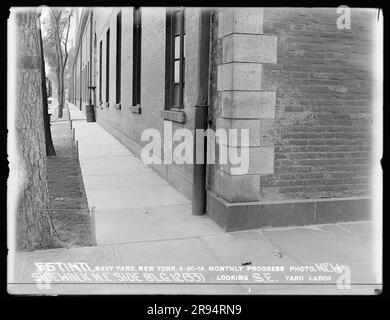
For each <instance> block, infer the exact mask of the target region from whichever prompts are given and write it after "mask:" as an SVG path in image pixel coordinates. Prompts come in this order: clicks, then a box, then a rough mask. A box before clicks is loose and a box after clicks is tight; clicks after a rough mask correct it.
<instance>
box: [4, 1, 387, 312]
mask: <svg viewBox="0 0 390 320" xmlns="http://www.w3.org/2000/svg"><path fill="white" fill-rule="evenodd" d="M259 4H261V3H259ZM107 5H108V6H96V7H70V6H66V5H65V4H61V7H60V6H46V5H42V6H36V7H12V6H11V7H9V17H8V21H7V129H8V135H7V155H8V161H9V163H8V168H9V175H8V179H7V248H8V256H7V292H8V294H9V295H11V296H18V295H24V296H26V295H27V296H31V295H39V296H74V295H77V296H80V295H81V296H84V295H85V296H90V295H92V296H100V295H168V296H169V295H181V296H192V295H197V296H198V295H201V296H208V295H217V296H219V295H224V296H226V295H227V296H236V295H237V296H242V297H244V296H261V295H267V296H268V295H317V296H320V295H325V296H330V295H337V296H351V295H359V296H378V295H381V294H382V290H383V282H382V279H383V278H382V262H383V261H382V258H383V255H382V253H383V251H382V247H383V233H382V230H383V228H382V221H383V219H382V218H383V209H382V201H383V190H382V185H383V171H382V167H381V159H382V157H383V94H384V87H383V58H384V54H383V39H384V37H383V11H382V9H380V8H375V7H371V8H368V7H366V8H363V7H350V6H347V5H342V4H340V5H339V6H334V7H302V6H297V7H240V6H238V5H239V4H238V3H237V6H235V7H231V6H229V7H191V6H180V7H179V6H178V7H170V6H146V5H145V6H132V3H131V2H129V6H127V7H113V6H109V5H110V4H109V3H107ZM4 91H5V90H4ZM241 312H242V309H241V305H239V304H216V305H194V306H193V307H192V308H191V309H189V308H187V309H186V308H184V307H180V306H176V307H172V308H171V307H164V306H161V305H158V304H151V305H150V307H148V308H147V309H145V310H144V314H145V316H147V315H155V316H156V315H157V316H158V315H169V316H171V317H172V318H173V317H175V318H176V317H182V318H186V315H187V317H190V316H192V317H194V315H210V314H217V315H226V316H228V315H230V316H232V319H233V318H234V315H238V314H240V313H241Z"/></svg>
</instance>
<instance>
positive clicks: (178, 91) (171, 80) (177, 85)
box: [165, 9, 185, 109]
mask: <svg viewBox="0 0 390 320" xmlns="http://www.w3.org/2000/svg"><path fill="white" fill-rule="evenodd" d="M184 15H185V13H184V9H170V10H168V11H167V17H166V19H167V21H166V26H167V30H166V41H167V43H166V64H165V67H166V73H165V75H166V79H165V83H166V85H165V93H166V95H165V109H172V108H173V109H182V108H183V107H184V106H183V100H184V79H185V77H184V75H185V72H184V66H185V56H184V39H185V26H184V21H185V20H184Z"/></svg>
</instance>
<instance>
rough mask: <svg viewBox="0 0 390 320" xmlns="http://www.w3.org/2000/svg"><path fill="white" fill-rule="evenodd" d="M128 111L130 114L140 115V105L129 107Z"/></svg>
mask: <svg viewBox="0 0 390 320" xmlns="http://www.w3.org/2000/svg"><path fill="white" fill-rule="evenodd" d="M130 110H131V112H132V113H137V114H141V105H139V104H137V105H136V106H131V107H130Z"/></svg>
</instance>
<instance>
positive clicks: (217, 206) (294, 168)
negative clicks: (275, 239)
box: [70, 7, 376, 230]
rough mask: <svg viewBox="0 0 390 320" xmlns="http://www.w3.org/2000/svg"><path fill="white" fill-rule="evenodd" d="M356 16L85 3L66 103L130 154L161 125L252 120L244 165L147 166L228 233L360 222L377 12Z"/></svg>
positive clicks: (240, 124) (235, 124) (365, 209)
mask: <svg viewBox="0 0 390 320" xmlns="http://www.w3.org/2000/svg"><path fill="white" fill-rule="evenodd" d="M350 13H351V27H350V28H344V29H342V28H338V27H337V20H338V18H339V17H340V15H341V14H340V13H337V10H336V8H332V9H326V8H320V9H316V8H310V9H308V8H296V9H294V8H248V9H246V8H224V9H212V10H211V9H207V10H204V9H198V8H185V9H183V8H181V9H180V8H178V9H173V8H167V9H166V8H150V7H145V8H89V9H84V10H83V11H82V13H81V16H80V19H79V23H78V30H77V42H76V58H75V63H74V65H73V74H72V77H71V79H72V84H71V85H70V89H71V95H70V96H71V102H72V103H74V104H75V105H77V106H78V107H79V108H80V109H82V110H85V107H86V105H88V104H91V105H93V106H94V109H95V115H96V120H97V122H98V123H99V124H100V125H101V126H102V127H103V128H104V129H106V130H107V131H108V132H110V133H111V134H112V135H113V136H115V137H116V138H117V139H118V140H119V141H120V142H121V143H123V144H124V145H125V146H126V147H127V148H128V149H130V150H131V151H132V152H133V153H135V154H136V155H138V156H139V155H140V153H141V150H142V147H143V146H144V145H145V144H146V142H145V141H142V140H141V135H142V132H143V131H144V130H146V129H148V128H156V129H158V130H159V131H160V132H161V134H162V135H163V133H164V123H167V122H170V123H172V126H173V130H176V129H180V128H187V129H190V130H192V131H193V130H194V128H195V127H196V128H198V127H199V125H200V126H201V127H202V126H203V127H205V126H207V127H209V128H213V129H218V128H226V129H229V128H247V129H249V132H250V135H249V146H241V147H239V148H248V153H249V170H248V172H247V173H245V174H232V172H231V171H230V170H229V165H222V164H207V165H204V166H201V165H200V166H198V165H195V166H194V165H191V164H183V165H179V164H169V165H167V164H153V165H151V166H152V168H153V169H155V170H156V171H157V172H158V173H159V174H160V175H161V176H163V177H164V178H165V179H166V180H168V181H169V182H170V183H171V184H172V185H174V186H175V187H176V188H177V189H178V190H180V191H181V192H182V193H183V194H185V195H186V196H187V197H188V198H190V199H193V204H194V207H196V208H195V209H194V212H195V213H197V214H199V213H204V212H205V213H206V214H207V215H209V216H210V217H211V218H212V219H214V220H215V221H216V222H217V223H218V224H220V225H221V226H223V227H224V228H225V229H226V230H239V229H249V228H257V227H266V226H267V227H268V226H287V225H305V224H315V223H327V222H336V221H349V220H360V219H367V218H369V214H370V197H371V194H370V190H371V181H370V180H371V179H370V176H371V172H370V171H371V170H370V169H371V160H372V159H371V154H372V152H371V151H372V146H371V129H372V111H373V110H372V102H373V98H374V97H373V83H374V82H373V81H374V80H373V70H374V68H373V52H372V48H373V38H374V37H373V34H372V33H373V28H374V23H375V19H376V11H375V10H367V9H365V10H361V9H351V12H350ZM205 106H207V107H205ZM205 112H207V114H206V113H205ZM206 117H207V123H206V122H205V119H206ZM202 120H203V121H202ZM216 145H217V153H218V150H219V147H220V145H219V142H218V143H217V144H216ZM227 148H228V149H229V148H232V147H231V146H229V145H228V146H227ZM162 153H163V152H162ZM113 165H115V164H113Z"/></svg>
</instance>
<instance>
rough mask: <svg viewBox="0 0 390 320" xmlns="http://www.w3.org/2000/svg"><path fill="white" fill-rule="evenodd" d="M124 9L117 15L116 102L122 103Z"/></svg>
mask: <svg viewBox="0 0 390 320" xmlns="http://www.w3.org/2000/svg"><path fill="white" fill-rule="evenodd" d="M121 53H122V11H119V13H118V15H117V16H116V99H115V100H116V103H117V104H120V103H121V62H122V61H121Z"/></svg>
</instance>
